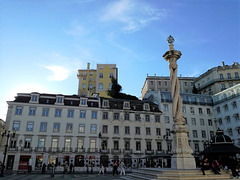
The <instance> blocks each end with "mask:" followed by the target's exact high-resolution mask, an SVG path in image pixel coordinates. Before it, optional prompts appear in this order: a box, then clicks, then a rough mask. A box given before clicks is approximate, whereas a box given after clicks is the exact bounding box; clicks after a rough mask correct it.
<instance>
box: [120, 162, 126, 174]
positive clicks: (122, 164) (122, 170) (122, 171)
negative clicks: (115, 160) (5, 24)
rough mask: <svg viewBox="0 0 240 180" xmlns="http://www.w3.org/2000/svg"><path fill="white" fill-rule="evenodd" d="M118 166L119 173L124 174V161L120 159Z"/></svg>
mask: <svg viewBox="0 0 240 180" xmlns="http://www.w3.org/2000/svg"><path fill="white" fill-rule="evenodd" d="M119 168H120V176H121V175H124V176H125V174H126V173H125V168H126V166H125V164H124V162H123V161H121V163H120V165H119Z"/></svg>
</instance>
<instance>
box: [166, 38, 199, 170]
mask: <svg viewBox="0 0 240 180" xmlns="http://www.w3.org/2000/svg"><path fill="white" fill-rule="evenodd" d="M167 41H168V43H169V50H168V51H167V52H166V53H165V54H164V55H163V58H164V59H165V60H166V61H169V71H170V81H171V95H172V100H173V104H172V110H173V121H174V124H173V128H172V134H173V148H172V152H173V156H172V160H171V166H172V168H174V169H195V168H196V163H195V159H194V157H193V156H192V153H193V150H192V149H191V147H190V146H189V144H188V136H187V132H188V130H187V128H186V125H185V121H184V117H183V116H182V99H181V96H180V84H179V80H178V78H177V67H178V65H177V60H178V59H179V58H180V57H181V55H182V53H181V52H180V51H177V50H175V49H174V48H173V46H174V45H173V42H174V38H173V37H172V36H169V37H168V39H167Z"/></svg>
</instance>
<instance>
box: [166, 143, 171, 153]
mask: <svg viewBox="0 0 240 180" xmlns="http://www.w3.org/2000/svg"><path fill="white" fill-rule="evenodd" d="M167 151H168V152H171V151H172V142H167Z"/></svg>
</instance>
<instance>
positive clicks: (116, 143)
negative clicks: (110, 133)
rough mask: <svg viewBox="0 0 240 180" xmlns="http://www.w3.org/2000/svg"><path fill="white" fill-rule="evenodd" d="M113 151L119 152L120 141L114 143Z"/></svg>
mask: <svg viewBox="0 0 240 180" xmlns="http://www.w3.org/2000/svg"><path fill="white" fill-rule="evenodd" d="M113 149H114V150H119V142H118V141H113Z"/></svg>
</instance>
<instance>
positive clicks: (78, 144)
mask: <svg viewBox="0 0 240 180" xmlns="http://www.w3.org/2000/svg"><path fill="white" fill-rule="evenodd" d="M83 144H84V141H83V139H78V142H77V147H78V149H83Z"/></svg>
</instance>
